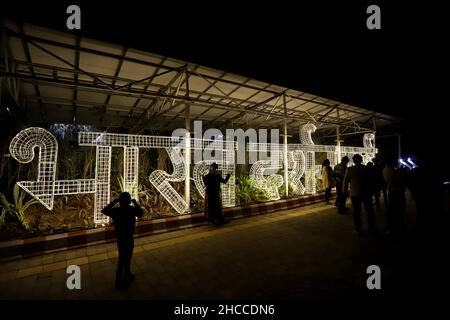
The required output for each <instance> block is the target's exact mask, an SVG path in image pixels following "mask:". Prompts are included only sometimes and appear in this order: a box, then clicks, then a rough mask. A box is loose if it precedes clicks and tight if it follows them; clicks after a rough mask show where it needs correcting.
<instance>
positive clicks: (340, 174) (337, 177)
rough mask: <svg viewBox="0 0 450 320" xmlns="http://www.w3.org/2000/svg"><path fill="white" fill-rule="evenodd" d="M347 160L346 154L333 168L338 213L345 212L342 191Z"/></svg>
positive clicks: (344, 198) (345, 197)
mask: <svg viewBox="0 0 450 320" xmlns="http://www.w3.org/2000/svg"><path fill="white" fill-rule="evenodd" d="M349 161H350V159H349V158H348V157H347V156H344V157H342V160H341V162H340V163H338V164H337V165H335V166H334V170H333V178H334V181H335V184H336V196H337V197H336V206H337V208H338V213H340V214H345V212H346V210H347V208H346V207H345V202H346V200H347V195H346V194H345V193H344V188H343V185H344V177H345V172H346V171H347V165H348V163H349Z"/></svg>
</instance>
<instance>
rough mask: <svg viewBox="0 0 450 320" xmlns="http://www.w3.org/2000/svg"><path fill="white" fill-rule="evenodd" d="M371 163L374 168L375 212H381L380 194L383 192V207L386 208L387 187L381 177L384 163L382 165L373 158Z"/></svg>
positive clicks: (378, 160)
mask: <svg viewBox="0 0 450 320" xmlns="http://www.w3.org/2000/svg"><path fill="white" fill-rule="evenodd" d="M372 162H373V164H374V168H375V183H376V191H375V203H376V206H377V210H378V211H380V210H381V206H380V192H383V201H384V206H385V207H386V208H387V206H388V202H387V201H388V196H387V185H386V181H384V177H383V168H384V163H382V162H381V161H380V159H378V158H373V159H372Z"/></svg>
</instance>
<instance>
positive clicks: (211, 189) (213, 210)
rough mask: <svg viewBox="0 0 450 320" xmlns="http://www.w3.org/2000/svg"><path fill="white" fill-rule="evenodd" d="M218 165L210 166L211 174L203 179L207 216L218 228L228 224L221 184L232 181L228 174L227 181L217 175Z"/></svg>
mask: <svg viewBox="0 0 450 320" xmlns="http://www.w3.org/2000/svg"><path fill="white" fill-rule="evenodd" d="M218 167H219V166H218V164H217V163H215V162H214V163H213V164H211V165H210V166H209V173H208V174H207V175H206V176H204V177H203V182H204V184H205V187H206V190H205V215H206V216H208V219H209V221H211V222H212V223H214V224H215V225H216V226H217V225H220V224H223V223H227V222H228V221H226V220H225V219H224V218H223V216H222V199H221V198H220V184H221V183H227V182H228V180H229V179H230V176H231V175H230V174H227V177H226V178H225V179H223V178H222V176H221V175H220V174H219V173H217V169H218Z"/></svg>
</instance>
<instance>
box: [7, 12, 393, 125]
mask: <svg viewBox="0 0 450 320" xmlns="http://www.w3.org/2000/svg"><path fill="white" fill-rule="evenodd" d="M3 26H4V27H5V28H4V29H5V32H4V33H3V35H2V37H3V39H2V43H3V45H4V49H5V50H2V55H5V56H6V57H7V59H2V61H3V64H2V65H1V70H0V71H1V75H2V77H5V78H6V79H7V80H8V81H7V82H6V83H7V84H8V87H9V88H10V90H11V91H12V93H13V96H15V97H16V100H17V103H18V104H19V105H20V106H21V108H22V111H23V112H26V116H27V118H28V119H31V120H32V121H33V122H36V123H55V122H64V123H73V122H77V123H82V124H89V125H93V126H96V127H98V128H110V129H111V128H117V127H124V128H129V129H130V131H131V132H137V131H141V130H144V129H148V128H153V129H174V128H177V127H180V126H181V127H182V126H184V119H185V113H184V109H185V105H186V104H189V105H190V117H191V119H192V120H203V121H204V122H203V129H206V128H208V127H219V128H220V127H222V126H224V125H226V126H228V127H230V126H233V127H240V128H246V127H254V128H258V127H266V128H273V127H280V126H282V125H283V123H284V119H285V118H286V117H287V124H288V130H295V131H297V130H298V127H299V125H301V124H304V123H308V122H313V123H316V126H317V127H318V128H319V129H329V130H335V128H336V125H339V126H340V127H341V128H342V130H343V131H345V130H347V131H352V132H353V131H365V130H373V129H374V127H381V126H385V125H388V124H391V123H393V122H396V121H398V120H400V119H398V118H396V117H393V116H390V115H386V114H381V113H378V112H374V111H370V110H366V109H363V108H359V107H355V106H351V105H348V104H345V103H340V102H338V101H333V100H329V99H324V98H321V97H319V96H315V95H311V94H308V93H306V92H301V91H298V90H292V89H289V88H284V87H280V86H277V85H273V84H269V83H265V82H261V81H257V80H254V79H250V78H246V77H243V76H239V75H235V74H231V73H227V72H224V71H219V70H214V69H211V68H207V67H203V66H201V65H198V64H193V63H188V62H185V61H180V60H175V59H171V58H169V57H163V56H159V55H155V54H152V53H148V52H142V51H139V50H134V49H132V48H127V47H122V46H118V45H115V44H111V43H105V42H101V41H96V40H92V39H88V38H83V37H79V36H77V35H74V34H70V33H62V32H59V31H54V30H50V29H46V28H42V27H38V26H34V25H29V24H22V23H18V22H14V21H9V20H6V21H3ZM145 41H148V39H146V40H145ZM305 76H306V75H305ZM284 105H285V106H286V109H285V108H284ZM285 112H286V113H285Z"/></svg>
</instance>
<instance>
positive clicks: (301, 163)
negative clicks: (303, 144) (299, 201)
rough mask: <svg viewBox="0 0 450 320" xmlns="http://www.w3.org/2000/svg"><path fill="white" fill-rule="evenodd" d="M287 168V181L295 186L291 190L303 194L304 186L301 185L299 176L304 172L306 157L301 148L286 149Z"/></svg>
mask: <svg viewBox="0 0 450 320" xmlns="http://www.w3.org/2000/svg"><path fill="white" fill-rule="evenodd" d="M288 168H289V183H290V184H293V185H294V186H295V188H294V190H293V192H294V194H297V195H302V194H304V193H305V191H306V188H305V186H304V185H303V183H302V181H301V178H302V177H303V175H304V174H305V170H306V159H305V154H304V152H303V151H302V150H295V151H288Z"/></svg>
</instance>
